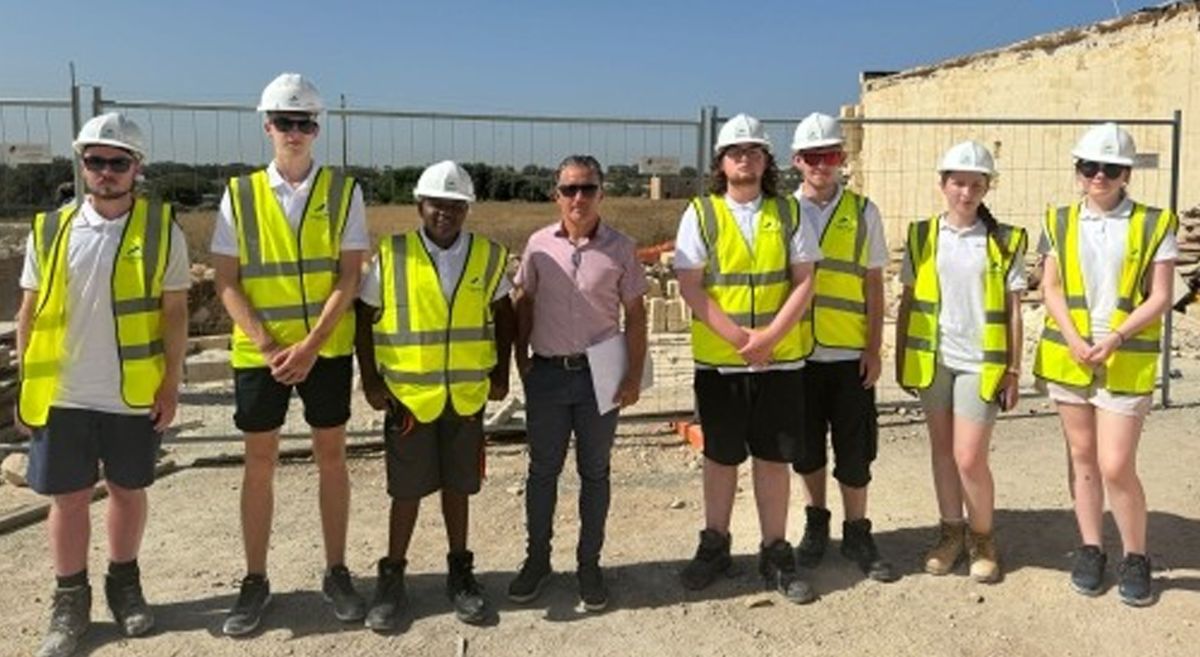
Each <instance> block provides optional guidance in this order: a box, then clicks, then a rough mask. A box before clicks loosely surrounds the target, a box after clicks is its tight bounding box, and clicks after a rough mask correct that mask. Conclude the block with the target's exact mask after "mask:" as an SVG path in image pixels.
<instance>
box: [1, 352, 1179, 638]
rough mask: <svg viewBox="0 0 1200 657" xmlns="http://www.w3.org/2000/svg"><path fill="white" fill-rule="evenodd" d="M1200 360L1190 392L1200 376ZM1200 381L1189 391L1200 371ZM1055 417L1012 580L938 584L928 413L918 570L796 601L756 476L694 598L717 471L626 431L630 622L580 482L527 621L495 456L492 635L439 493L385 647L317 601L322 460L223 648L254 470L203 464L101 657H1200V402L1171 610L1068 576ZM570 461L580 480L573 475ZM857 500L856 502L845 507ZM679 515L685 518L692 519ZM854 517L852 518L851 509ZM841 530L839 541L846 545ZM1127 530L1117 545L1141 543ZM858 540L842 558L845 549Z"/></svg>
mask: <svg viewBox="0 0 1200 657" xmlns="http://www.w3.org/2000/svg"><path fill="white" fill-rule="evenodd" d="M1194 367H1195V366H1194V365H1193V366H1190V367H1189V372H1188V373H1187V374H1188V376H1187V377H1186V378H1187V379H1191V378H1193V375H1192V372H1191V371H1190V370H1191V369H1193V368H1194ZM1185 380H1186V379H1185ZM1198 397H1200V396H1198V395H1196V394H1194V391H1190V390H1189V391H1184V396H1183V397H1181V398H1183V399H1192V400H1194V399H1197V398H1198ZM1026 408H1027V409H1032V410H1033V411H1035V412H1036V413H1038V414H1035V415H1022V416H1018V417H1014V418H1008V419H1004V420H1003V421H1001V422H1000V423H999V425H998V428H997V434H996V438H995V440H994V449H993V470H994V472H995V476H996V488H997V506H998V508H999V511H998V517H997V522H998V527H999V535H1000V538H999V540H1000V549H1001V554H1002V558H1003V561H1004V565H1005V569H1006V571H1007V576H1006V578H1005V580H1004V581H1003V582H1002V583H1000V584H998V585H995V586H982V585H977V584H973V583H971V582H970V581H968V579H967V578H966V577H965V576H963V569H961V568H960V571H959V572H958V573H957V574H955V575H953V576H949V577H944V578H934V577H930V576H927V575H924V574H921V573H919V572H918V563H919V562H918V555H919V554H920V552H921V550H922V549H923V548H924V547H925V546H926V544H927V542H928V541H929V540H930V539H931V537H932V524H933V522H934V519H935V515H936V511H935V504H934V501H933V496H932V490H931V484H930V478H929V474H928V465H927V463H928V451H927V446H926V444H925V441H924V430H923V427H922V426H921V425H920V424H917V423H914V422H913V419H912V418H911V416H899V415H889V416H885V417H884V418H883V422H884V424H885V427H884V430H883V435H882V440H881V447H880V458H879V461H878V462H877V466H876V469H875V483H874V484H873V499H872V504H871V507H872V513H871V516H872V518H873V520H874V522H875V525H876V529H877V532H878V534H877V535H878V542H879V544H880V546H881V548H882V549H883V550H884V551H885V552H886V553H887V554H888V555H890V556H891V557H892V558H893V559H894V560H895V561H896V562H897V563H898V564H899V566H900V567H901V569H902V571H903V572H904V577H903V579H901V580H900V581H899V582H896V583H894V584H888V585H884V584H877V583H874V582H864V581H861V578H860V576H859V575H858V573H857V571H856V570H854V569H853V568H852V567H851V566H850V565H849V564H848V563H847V562H846V561H844V560H843V559H842V558H841V557H840V555H838V554H837V553H836V552H833V553H832V554H830V555H829V556H827V558H826V561H825V563H823V564H822V565H821V567H820V568H818V569H817V570H816V571H815V573H814V574H813V575H812V578H813V580H814V583H815V586H816V588H817V590H818V592H819V593H820V595H821V598H820V600H819V601H818V602H817V603H815V604H813V605H811V606H807V607H793V606H790V605H787V604H785V603H782V602H781V601H779V600H778V599H777V598H775V597H774V596H770V595H763V594H762V593H761V592H760V590H759V585H758V581H757V578H756V577H755V576H754V558H753V556H752V554H753V552H754V550H755V549H756V544H757V543H756V541H757V529H756V527H757V522H756V517H755V514H754V508H753V496H752V494H751V492H750V488H749V480H748V477H747V476H746V473H743V487H744V488H745V492H743V493H740V494H739V499H738V504H737V506H736V510H735V518H734V526H733V535H734V548H735V551H736V552H737V553H739V554H741V555H742V556H741V557H740V558H739V559H738V564H739V565H740V566H741V569H742V571H743V574H742V575H741V576H739V577H736V578H733V579H730V580H726V581H721V582H719V583H718V584H716V585H715V586H713V587H712V588H711V590H708V591H704V592H701V593H688V592H685V591H683V590H682V589H681V588H680V587H679V585H678V584H677V580H676V572H677V571H678V569H679V568H680V567H681V566H682V564H683V563H684V560H686V558H688V557H689V556H690V554H691V552H692V550H693V549H694V541H695V536H696V531H697V529H698V527H699V525H700V522H701V520H700V518H701V512H700V485H699V472H698V469H697V466H698V459H697V457H696V456H695V454H694V453H693V452H692V451H691V450H690V449H689V448H688V447H686V446H684V445H682V444H680V443H679V441H678V439H677V437H676V436H675V435H674V434H671V433H670V432H669V431H668V429H667V427H666V426H665V425H664V424H656V423H645V424H636V425H630V426H624V427H623V428H622V434H623V435H622V437H621V438H620V443H619V447H618V449H617V450H616V455H615V459H614V467H613V479H614V486H615V489H614V500H613V511H612V516H611V521H610V524H609V535H608V543H607V547H606V549H605V565H606V566H607V568H608V579H609V583H610V586H611V589H612V592H613V605H612V609H611V610H610V611H609V612H607V613H604V614H600V615H586V614H582V613H579V612H577V611H576V610H575V605H576V600H577V598H576V589H575V584H574V577H573V575H572V574H571V568H572V565H573V564H572V555H573V547H574V538H575V536H576V532H577V528H578V526H577V523H576V521H575V511H574V507H575V504H576V501H577V498H576V493H577V491H578V482H577V480H576V479H575V477H574V475H573V474H568V475H565V476H564V481H563V483H562V493H561V495H560V499H559V509H560V510H559V519H558V523H557V532H558V536H559V539H558V540H557V542H556V548H555V566H556V567H557V568H558V569H559V570H560V571H563V572H561V573H559V574H557V575H556V576H555V578H554V579H553V583H552V586H550V587H549V588H548V590H547V592H546V593H545V594H544V595H543V597H542V598H541V599H540V600H539V601H538V603H537V604H535V605H532V606H530V607H516V606H514V605H511V604H510V603H508V602H507V600H505V599H504V597H503V592H504V590H505V587H506V586H507V583H508V581H509V579H510V578H511V577H512V575H513V572H514V570H515V569H516V568H517V567H518V566H519V564H520V561H521V557H522V551H523V541H524V535H523V516H522V503H523V500H522V497H521V494H522V493H521V482H522V477H523V473H524V468H525V464H526V461H525V455H524V449H523V447H522V446H521V445H500V446H496V447H493V448H492V449H491V450H490V451H489V461H488V472H489V479H488V480H487V482H486V484H485V487H484V490H483V492H482V493H481V494H480V495H479V496H478V497H477V498H476V500H475V503H474V507H473V508H474V516H473V520H472V541H471V543H472V546H473V547H474V549H475V551H476V554H477V564H478V567H479V571H480V573H481V579H482V581H483V582H484V584H485V585H486V586H487V589H488V591H489V593H490V595H491V599H492V601H493V602H494V603H495V605H496V606H497V607H498V608H499V618H498V622H497V623H496V624H494V625H493V626H490V627H483V628H472V627H467V626H464V625H461V624H459V623H457V622H456V621H454V620H453V618H452V616H450V615H449V613H448V603H447V602H446V599H445V597H444V594H443V592H442V587H443V581H444V580H443V572H444V568H445V560H444V553H445V541H444V538H443V534H442V531H441V526H440V518H439V513H438V508H437V503H436V502H435V501H430V502H429V503H427V504H426V505H425V508H424V512H425V513H424V515H423V516H422V518H421V521H420V525H419V528H418V531H417V535H416V538H415V540H414V544H413V549H412V553H411V555H410V562H411V565H410V571H409V572H410V576H409V579H408V587H409V596H410V598H411V601H412V604H411V608H410V610H409V613H408V615H407V617H406V619H407V620H406V622H405V631H404V632H403V633H402V634H399V635H395V636H386V637H384V636H377V635H375V634H372V633H371V632H368V631H365V630H363V629H361V628H359V627H348V626H345V625H341V624H339V623H338V622H337V621H335V620H333V619H332V617H331V615H330V614H329V613H327V611H326V609H325V606H324V604H323V603H322V602H321V599H320V596H319V593H318V592H317V589H318V585H319V577H320V572H321V568H322V557H321V554H322V553H321V546H320V538H319V527H318V522H317V515H316V476H315V471H314V469H313V466H312V464H311V463H293V464H289V465H285V466H283V467H281V468H280V470H279V472H278V476H277V490H276V496H277V497H276V499H277V517H276V521H275V534H274V539H273V546H272V552H271V577H272V584H273V588H274V590H275V591H276V598H275V602H274V606H273V609H272V610H271V614H270V616H269V618H268V619H267V621H266V622H265V629H264V630H263V631H262V632H261V634H260V635H258V636H257V637H255V638H252V639H250V640H247V641H234V640H230V639H226V638H224V637H221V636H219V628H220V624H221V621H222V618H223V613H224V610H225V609H227V608H228V607H229V606H230V605H231V604H232V601H233V597H234V593H235V588H234V587H235V584H236V581H237V578H238V577H239V575H240V573H241V568H242V566H241V543H240V538H239V533H238V524H237V496H238V492H237V491H238V486H239V483H240V473H239V470H238V469H237V468H232V467H219V468H194V469H188V470H185V471H182V472H179V473H177V474H173V475H171V476H168V477H166V478H164V479H163V480H162V481H160V482H159V483H158V484H157V485H156V486H155V487H154V488H153V491H152V505H153V510H152V517H151V521H150V525H149V529H148V531H147V535H146V540H145V547H144V550H143V556H142V568H143V572H144V581H145V586H146V592H147V595H148V596H149V598H150V599H151V601H152V602H153V603H154V604H155V605H156V608H157V610H158V617H159V626H160V629H159V630H158V631H157V632H156V633H155V634H154V635H153V636H151V637H148V638H145V639H140V640H137V641H124V640H121V639H120V638H119V637H118V635H117V632H116V629H115V626H114V625H113V624H112V623H111V621H110V620H109V619H108V617H107V611H106V610H105V609H104V608H103V602H102V598H103V596H102V595H101V594H100V591H99V589H98V588H97V590H96V595H97V598H96V602H95V604H94V610H93V611H94V613H93V615H94V617H95V618H96V619H97V620H98V621H99V622H98V624H96V625H95V626H94V627H93V629H92V631H91V633H90V634H89V636H88V638H87V639H86V644H85V647H84V649H83V650H82V651H81V653H80V654H83V655H97V656H100V655H318V654H329V653H334V652H336V653H339V654H344V655H358V654H380V653H383V652H385V651H386V652H389V653H399V654H405V655H415V656H429V657H433V656H441V655H455V654H456V651H457V649H458V642H459V638H460V637H462V638H463V639H465V640H466V644H467V650H466V654H467V655H551V654H553V655H730V656H733V655H746V654H762V655H794V654H804V655H862V656H865V655H964V656H977V655H978V656H992V655H997V656H998V655H1023V656H1031V657H1032V656H1041V655H1045V656H1051V655H1053V656H1061V655H1135V654H1137V655H1179V656H1181V657H1182V656H1184V655H1195V654H1197V653H1198V652H1200V648H1198V646H1200V627H1198V624H1200V449H1197V446H1196V443H1197V439H1200V430H1198V429H1197V419H1198V417H1200V415H1198V413H1197V410H1196V407H1195V405H1194V404H1192V405H1189V406H1187V407H1183V408H1175V409H1171V410H1167V411H1157V412H1155V413H1154V414H1152V416H1151V419H1150V421H1149V424H1148V426H1147V430H1146V434H1145V441H1144V445H1143V448H1142V451H1141V459H1140V467H1141V473H1142V476H1143V480H1144V482H1145V484H1146V489H1147V495H1148V498H1149V500H1150V506H1151V509H1152V514H1151V518H1150V544H1151V556H1152V558H1153V560H1154V564H1155V573H1154V575H1155V580H1156V585H1157V586H1158V588H1159V590H1160V591H1161V596H1160V599H1159V602H1158V604H1156V605H1155V606H1153V607H1150V608H1148V609H1131V608H1128V607H1125V606H1123V605H1121V604H1120V603H1119V602H1118V601H1117V598H1116V595H1115V592H1114V591H1111V590H1110V591H1109V592H1108V593H1106V594H1105V595H1104V596H1102V597H1099V598H1097V599H1086V598H1083V597H1081V596H1079V595H1076V594H1074V593H1073V592H1071V591H1070V590H1069V588H1068V587H1067V584H1066V578H1067V569H1068V568H1069V565H1070V560H1069V551H1070V550H1071V549H1072V547H1073V546H1074V544H1075V542H1076V540H1077V539H1076V533H1075V529H1074V519H1073V516H1072V514H1071V512H1070V510H1069V506H1068V504H1069V502H1068V498H1067V494H1066V488H1065V484H1064V467H1063V464H1064V456H1063V447H1062V443H1061V439H1060V437H1059V434H1058V426H1057V420H1056V418H1055V417H1054V416H1053V415H1047V414H1045V411H1044V410H1042V401H1041V400H1031V401H1029V402H1028V403H1027V406H1026ZM382 466H383V464H382V461H381V460H380V459H379V458H378V457H367V458H360V459H355V460H353V461H352V466H351V467H352V476H353V480H354V482H355V497H354V501H353V518H352V524H351V535H350V556H349V562H350V566H351V568H352V570H354V572H355V573H356V574H357V575H358V577H359V585H360V587H361V589H362V590H363V591H364V592H366V593H367V594H368V595H369V593H370V591H371V590H372V587H373V584H374V582H373V573H372V570H373V563H374V560H375V559H376V558H378V556H379V555H380V554H381V552H382V550H383V549H384V546H385V541H386V508H387V499H386V496H385V494H384V492H383V467H382ZM572 469H573V468H572V467H571V466H568V470H572ZM803 503H804V502H803V498H802V496H801V493H800V492H799V491H796V490H794V491H793V513H792V525H791V534H792V537H793V540H795V537H796V535H797V534H798V533H799V530H800V524H799V522H800V518H802V509H803ZM835 504H836V503H835ZM676 507H678V508H676ZM102 510H103V505H102V504H96V505H93V521H94V523H95V525H94V527H95V529H94V530H93V548H92V555H91V568H92V572H93V577H92V580H93V584H94V586H97V587H98V586H99V585H100V583H101V579H100V576H99V575H100V573H102V572H103V569H104V558H105V553H104V548H103V543H102V537H103V532H102V530H100V528H101V527H102V524H101V523H102V518H103V516H102V514H101V512H102ZM837 513H840V512H839V511H838V510H837V509H836V508H835V514H837ZM838 533H839V532H838V531H837V529H835V537H836V536H837V535H838ZM1115 536H1116V534H1115V528H1114V527H1113V526H1112V524H1111V520H1110V522H1109V526H1108V534H1107V537H1108V544H1107V546H1106V547H1107V548H1108V550H1109V552H1110V554H1115V553H1117V552H1118V551H1119V546H1118V544H1117V543H1116V540H1115ZM835 545H836V544H835ZM0 554H3V555H4V558H3V560H2V561H0V581H3V582H4V586H3V590H2V591H0V608H3V609H4V610H5V613H4V614H3V615H2V616H0V634H2V635H3V636H4V637H5V640H4V641H3V642H0V654H3V655H22V654H30V653H31V652H32V651H33V650H34V649H35V648H36V646H37V643H38V641H39V638H40V635H41V632H42V630H43V628H44V623H45V619H46V612H47V608H46V605H47V602H48V598H49V591H50V585H51V569H50V561H49V557H48V555H47V553H46V547H45V536H44V526H43V525H35V526H33V527H29V528H26V529H23V530H20V531H17V532H15V533H12V534H9V535H6V536H3V537H0Z"/></svg>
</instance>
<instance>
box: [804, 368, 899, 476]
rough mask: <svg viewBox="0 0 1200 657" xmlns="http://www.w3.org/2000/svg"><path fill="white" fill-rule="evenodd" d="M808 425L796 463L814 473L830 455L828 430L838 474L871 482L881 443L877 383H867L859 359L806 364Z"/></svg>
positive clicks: (805, 389) (806, 414) (805, 394)
mask: <svg viewBox="0 0 1200 657" xmlns="http://www.w3.org/2000/svg"><path fill="white" fill-rule="evenodd" d="M803 372H804V399H805V401H806V406H805V411H806V412H805V414H804V423H803V425H802V427H803V429H802V430H801V432H800V443H799V447H798V449H797V453H796V460H795V462H793V463H792V468H793V469H794V470H795V471H796V472H798V473H800V474H812V473H814V472H816V471H818V470H820V469H821V468H824V467H825V464H826V462H827V460H828V456H827V455H826V451H827V447H826V442H825V435H826V434H827V433H828V434H831V435H832V441H831V442H832V443H833V455H834V462H835V464H834V468H833V478H834V479H837V480H838V481H839V482H841V483H842V484H845V485H846V486H849V487H851V488H862V487H863V486H866V485H867V484H868V483H870V482H871V462H872V461H874V460H875V454H876V452H877V451H878V447H879V421H878V418H877V416H876V410H875V388H874V387H871V388H863V386H862V377H861V376H860V375H859V373H858V361H857V360H852V361H839V362H833V363H814V362H812V361H809V362H808V364H806V365H805V366H804V370H803Z"/></svg>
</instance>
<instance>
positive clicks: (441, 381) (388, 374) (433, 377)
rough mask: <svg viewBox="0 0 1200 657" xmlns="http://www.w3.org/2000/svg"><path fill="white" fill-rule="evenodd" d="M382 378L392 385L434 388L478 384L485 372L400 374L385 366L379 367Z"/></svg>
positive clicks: (456, 371) (451, 371) (460, 371)
mask: <svg viewBox="0 0 1200 657" xmlns="http://www.w3.org/2000/svg"><path fill="white" fill-rule="evenodd" d="M380 373H381V374H383V376H384V378H386V379H387V380H388V381H391V382H393V383H410V384H413V385H423V386H434V385H446V384H454V383H478V382H480V381H484V380H485V379H487V375H488V373H487V372H486V371H485V370H446V371H438V372H425V373H422V374H417V373H414V372H401V371H399V370H394V369H391V368H389V367H387V366H382V367H380Z"/></svg>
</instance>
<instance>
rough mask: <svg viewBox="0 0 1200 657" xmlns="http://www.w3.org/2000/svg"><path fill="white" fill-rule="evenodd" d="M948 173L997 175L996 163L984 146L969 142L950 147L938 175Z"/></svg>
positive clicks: (939, 166)
mask: <svg viewBox="0 0 1200 657" xmlns="http://www.w3.org/2000/svg"><path fill="white" fill-rule="evenodd" d="M947 171H974V172H976V173H982V174H984V175H986V176H994V175H996V162H995V161H994V160H993V159H992V154H991V153H990V152H988V149H987V148H985V147H984V145H983V144H981V143H979V142H977V141H971V140H967V141H964V142H961V143H958V144H955V145H953V146H951V147H950V150H948V151H946V154H945V155H943V156H942V163H941V164H940V165H938V173H946V172H947Z"/></svg>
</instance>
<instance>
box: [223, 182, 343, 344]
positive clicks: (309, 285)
mask: <svg viewBox="0 0 1200 657" xmlns="http://www.w3.org/2000/svg"><path fill="white" fill-rule="evenodd" d="M354 185H355V182H354V178H352V177H350V176H347V175H345V174H344V173H343V172H342V171H341V170H340V169H334V168H330V167H321V168H320V169H319V170H318V171H317V175H316V177H315V178H314V179H313V182H312V191H311V192H310V193H309V196H308V204H307V206H306V207H305V208H304V215H303V216H302V217H301V219H300V225H299V227H298V228H297V230H295V231H293V230H292V227H291V226H290V225H289V224H288V220H287V215H286V214H285V213H284V211H283V207H281V206H280V205H279V200H278V199H277V198H276V197H275V194H274V192H272V191H271V183H270V179H269V178H268V176H267V172H266V171H265V170H261V171H256V172H254V173H252V174H250V175H248V176H240V177H238V178H233V179H231V180H230V181H229V199H230V201H231V203H232V205H233V216H234V220H235V222H236V224H237V233H238V261H239V265H240V269H239V276H240V279H241V284H242V290H243V291H244V292H245V293H246V297H247V298H248V299H249V301H250V307H251V308H252V309H253V310H254V312H256V313H257V314H258V316H259V319H260V320H261V321H262V323H263V326H264V327H265V328H266V330H267V332H268V333H270V334H271V337H272V338H273V339H274V340H275V342H276V343H278V344H280V345H282V346H287V345H292V344H296V343H297V342H300V341H301V340H303V339H304V338H305V337H306V336H307V335H308V334H309V332H310V331H312V327H313V325H314V324H316V323H317V320H318V319H319V318H320V316H321V310H322V309H323V308H324V307H325V301H326V300H328V299H329V295H330V294H332V293H333V289H334V287H335V286H336V285H337V279H338V273H339V271H338V270H339V264H340V259H341V245H342V230H343V229H344V228H345V226H346V217H347V215H348V214H349V211H350V198H351V193H352V192H353V190H354ZM232 343H233V355H232V358H231V361H232V365H233V367H235V368H249V367H264V366H265V365H266V364H267V362H266V359H265V358H263V355H262V352H260V351H259V350H258V346H257V345H255V344H254V341H253V340H251V339H250V337H249V336H247V335H246V333H245V332H244V331H242V329H241V328H240V327H239V326H237V325H236V324H235V325H234V327H233V339H232ZM353 350H354V313H352V312H348V313H345V314H343V315H342V317H341V318H340V319H339V320H338V323H337V325H336V326H335V328H334V329H333V333H331V334H330V336H329V339H328V340H326V342H325V344H324V345H323V346H322V347H321V351H320V353H319V355H321V356H324V357H326V358H332V357H335V356H348V355H349V354H350V353H351V352H352V351H353Z"/></svg>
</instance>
